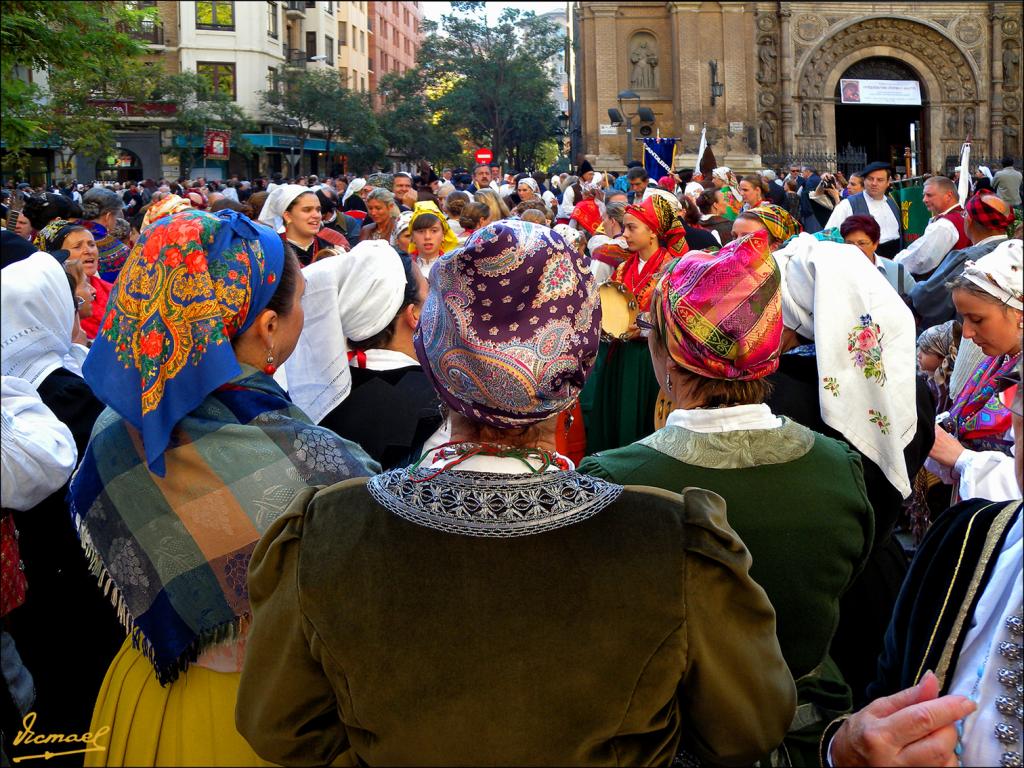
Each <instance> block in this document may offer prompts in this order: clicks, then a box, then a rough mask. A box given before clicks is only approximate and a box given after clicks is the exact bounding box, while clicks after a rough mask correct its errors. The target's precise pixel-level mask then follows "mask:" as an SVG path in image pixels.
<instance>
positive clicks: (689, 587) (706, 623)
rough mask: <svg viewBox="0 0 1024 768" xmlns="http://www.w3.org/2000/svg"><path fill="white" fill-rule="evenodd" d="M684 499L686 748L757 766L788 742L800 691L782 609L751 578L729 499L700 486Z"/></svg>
mask: <svg viewBox="0 0 1024 768" xmlns="http://www.w3.org/2000/svg"><path fill="white" fill-rule="evenodd" d="M683 497H684V500H685V502H686V525H685V528H684V538H685V541H684V547H685V549H686V550H687V557H686V565H685V569H684V573H683V580H684V584H683V587H684V597H685V604H686V643H685V649H686V650H685V654H686V658H685V660H684V669H685V672H684V675H683V678H682V680H681V682H680V686H679V697H680V700H681V703H682V707H681V709H682V712H683V718H684V723H683V727H684V735H683V742H682V745H683V748H684V749H686V750H687V751H689V752H693V753H694V754H695V755H696V756H697V757H698V758H699V759H700V760H701V762H702V763H710V764H714V765H742V764H749V763H751V762H753V761H754V760H757V759H758V758H761V757H763V756H765V755H767V754H768V753H770V752H771V751H772V750H773V749H775V748H776V747H777V746H778V745H779V744H780V743H781V742H782V739H783V737H784V736H785V735H786V731H787V729H788V728H789V725H790V723H791V722H792V719H793V714H794V712H795V711H796V687H795V685H794V683H793V678H792V676H791V675H790V673H789V668H788V667H787V666H786V662H785V660H784V659H783V657H782V650H781V649H780V648H779V641H778V638H777V637H776V633H775V610H774V609H773V608H772V605H771V603H770V602H769V601H768V596H767V595H766V594H765V592H764V590H763V589H762V588H761V587H760V586H759V585H758V584H757V583H756V582H755V581H754V580H753V579H752V578H751V577H750V564H751V557H750V553H749V552H748V551H747V548H746V546H744V544H743V542H742V541H741V540H740V538H739V536H737V535H736V532H735V531H733V529H732V528H731V527H730V526H729V523H728V521H727V519H726V508H725V501H724V500H723V499H722V498H721V497H720V496H718V495H717V494H714V493H711V492H710V491H704V490H700V489H687V490H686V491H684V492H683Z"/></svg>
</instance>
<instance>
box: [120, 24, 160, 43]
mask: <svg viewBox="0 0 1024 768" xmlns="http://www.w3.org/2000/svg"><path fill="white" fill-rule="evenodd" d="M117 31H118V32H121V33H123V34H126V35H130V36H131V37H134V38H135V39H136V40H143V41H145V42H147V43H149V44H150V45H164V25H163V24H161V23H160V22H158V21H152V20H151V19H143V20H142V21H140V22H139V26H137V27H131V26H129V25H127V24H118V25H117Z"/></svg>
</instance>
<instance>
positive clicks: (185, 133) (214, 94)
mask: <svg viewBox="0 0 1024 768" xmlns="http://www.w3.org/2000/svg"><path fill="white" fill-rule="evenodd" d="M154 95H155V96H157V97H158V98H160V99H162V100H164V101H168V102H170V103H172V104H174V105H175V107H176V108H177V109H176V111H175V114H174V117H173V118H172V122H171V123H170V124H167V123H164V124H162V127H164V128H169V129H170V130H171V131H172V132H173V134H174V136H175V141H174V143H172V145H171V147H170V148H169V149H168V150H167V152H168V154H171V155H176V156H177V157H178V158H179V160H180V162H181V166H182V168H181V171H182V173H187V172H188V171H190V170H191V169H192V168H194V167H195V165H196V162H197V161H198V160H199V158H201V157H202V155H203V140H204V137H205V133H206V130H207V129H208V128H209V129H212V130H222V131H231V145H232V151H234V152H239V153H240V154H243V155H247V154H251V153H252V152H253V147H252V145H251V144H250V143H249V142H248V141H247V140H246V139H244V138H243V137H242V134H243V133H246V132H249V131H254V130H256V125H255V123H253V121H252V120H250V119H249V118H248V117H247V116H246V114H245V111H244V110H243V109H242V108H241V107H240V106H239V105H238V104H236V103H235V102H234V101H233V100H232V98H231V95H230V94H228V93H224V92H223V91H221V90H217V89H215V88H214V87H213V84H212V83H211V82H210V80H209V78H207V77H205V76H203V75H200V74H198V73H196V72H181V73H179V74H176V75H168V76H166V77H164V78H163V79H162V81H161V82H160V84H159V85H158V86H157V87H156V89H155V91H154Z"/></svg>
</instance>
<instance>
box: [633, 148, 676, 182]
mask: <svg viewBox="0 0 1024 768" xmlns="http://www.w3.org/2000/svg"><path fill="white" fill-rule="evenodd" d="M641 141H642V142H643V144H644V170H645V171H647V175H648V176H650V177H651V181H653V182H655V183H657V181H658V179H660V178H661V177H662V176H671V175H672V171H673V169H674V168H675V155H676V139H641Z"/></svg>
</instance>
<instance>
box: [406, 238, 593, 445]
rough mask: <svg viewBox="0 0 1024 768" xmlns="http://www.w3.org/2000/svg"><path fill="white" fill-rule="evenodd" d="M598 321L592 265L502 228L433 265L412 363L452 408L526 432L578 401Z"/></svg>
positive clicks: (553, 244)
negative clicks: (419, 366) (415, 358)
mask: <svg viewBox="0 0 1024 768" xmlns="http://www.w3.org/2000/svg"><path fill="white" fill-rule="evenodd" d="M600 319H601V315H600V305H599V303H598V297H597V290H596V286H595V285H594V277H593V275H592V274H591V272H590V265H589V260H588V259H586V258H584V257H581V256H580V255H579V254H578V252H577V251H576V249H575V248H573V247H572V246H570V245H569V244H568V243H566V242H565V240H563V239H562V237H561V236H559V235H558V234H557V233H555V232H553V231H552V230H550V229H548V228H547V227H542V226H539V225H536V224H531V223H529V222H525V221H518V220H513V219H507V220H503V221H499V222H495V223H494V224H491V225H489V226H487V227H484V228H483V229H480V230H477V231H476V232H474V233H473V235H471V236H470V238H469V239H468V240H467V241H466V243H465V245H464V246H463V247H462V248H459V249H456V250H454V251H451V252H450V253H446V254H444V255H443V256H441V257H440V259H439V260H438V261H437V262H435V263H434V267H433V269H432V270H431V272H430V294H429V296H428V297H427V300H426V302H425V303H424V305H423V312H422V314H421V315H420V324H419V330H418V331H417V333H416V337H415V344H416V354H417V356H418V357H419V360H420V363H421V364H422V365H423V370H424V371H426V373H427V375H428V376H429V377H430V379H431V381H432V382H433V384H434V387H435V389H437V391H438V394H439V395H440V396H441V398H442V399H443V400H444V401H445V402H446V403H447V404H448V405H449V406H450V407H451V408H453V409H455V410H456V411H458V412H459V413H461V414H463V415H464V416H466V417H467V418H470V419H473V420H474V421H480V422H483V423H485V424H490V425H491V426H495V427H499V428H510V427H522V426H528V425H530V424H534V423H536V422H538V421H543V420H544V419H546V418H547V417H549V416H552V415H554V414H556V413H560V412H561V411H564V410H567V409H569V408H571V407H572V406H573V404H574V403H575V402H576V398H577V397H579V393H580V390H582V388H583V384H584V382H585V381H586V378H587V373H589V371H590V369H591V367H592V366H593V364H594V360H595V358H596V356H597V349H598V343H599V340H600Z"/></svg>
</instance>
